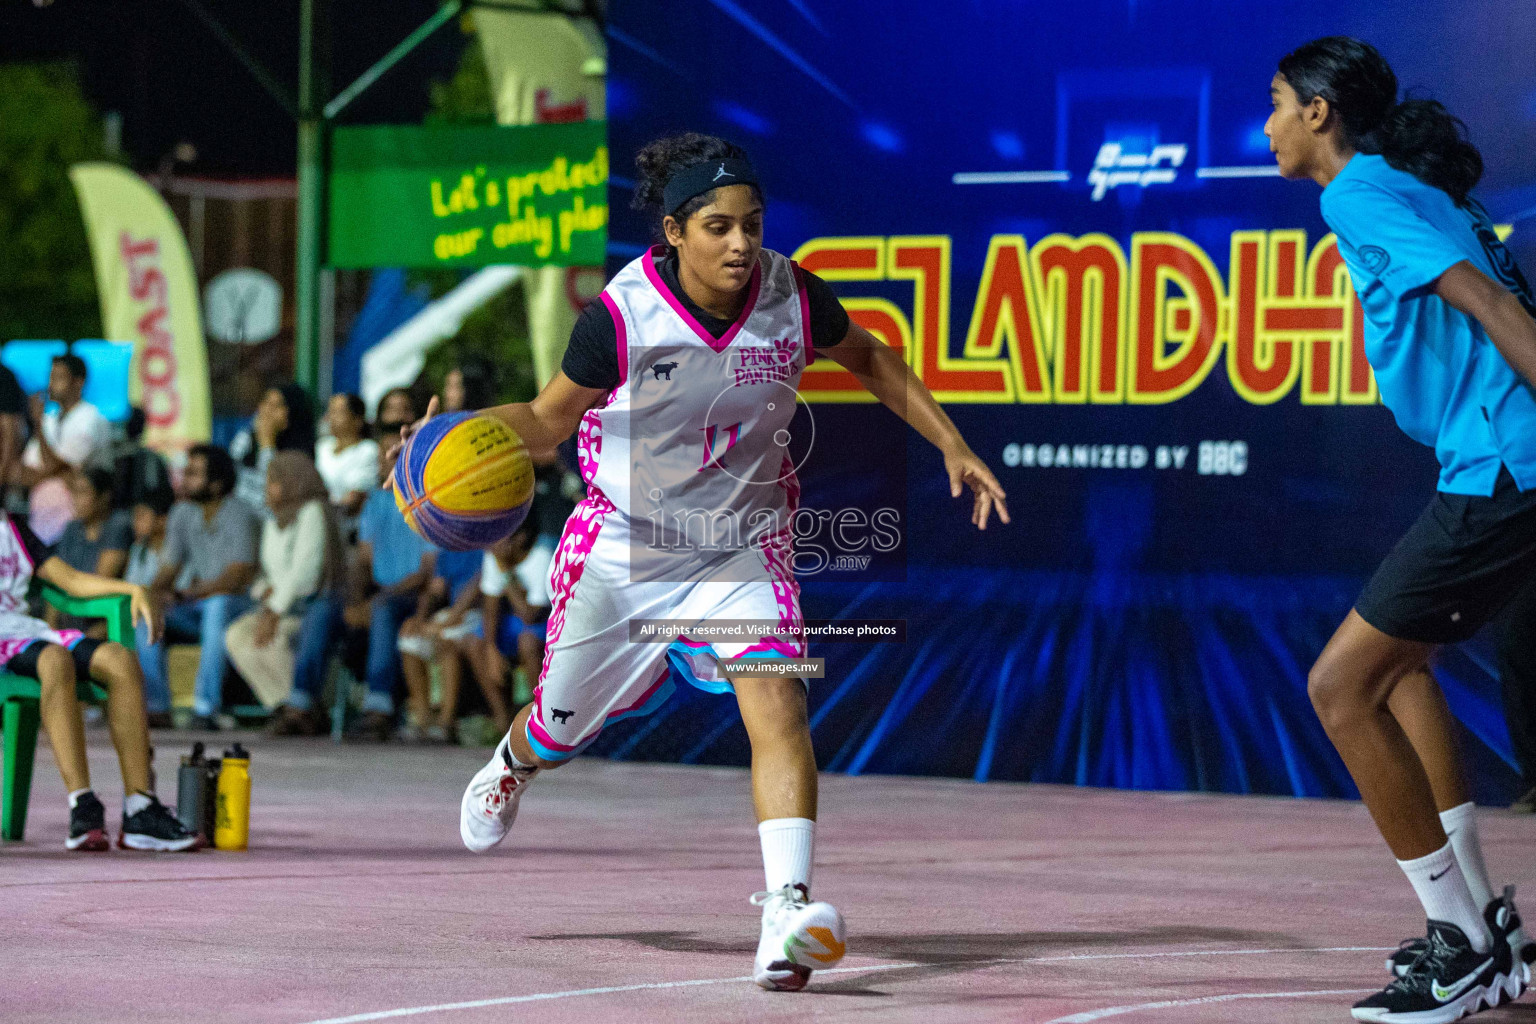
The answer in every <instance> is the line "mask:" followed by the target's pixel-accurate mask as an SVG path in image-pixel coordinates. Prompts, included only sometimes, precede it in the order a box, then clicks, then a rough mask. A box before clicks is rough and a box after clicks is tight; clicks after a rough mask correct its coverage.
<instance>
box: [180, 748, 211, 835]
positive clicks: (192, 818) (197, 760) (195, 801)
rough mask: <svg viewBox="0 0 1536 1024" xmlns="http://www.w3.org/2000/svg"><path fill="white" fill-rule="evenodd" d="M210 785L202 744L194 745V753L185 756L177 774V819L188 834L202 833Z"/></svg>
mask: <svg viewBox="0 0 1536 1024" xmlns="http://www.w3.org/2000/svg"><path fill="white" fill-rule="evenodd" d="M207 785H208V769H207V766H206V765H205V764H204V763H203V745H202V743H200V742H199V743H194V744H192V753H190V754H183V755H182V757H181V767H180V768H179V769H178V770H177V772H176V818H177V820H179V821H180V822H181V826H182V828H185V829H186V830H187V831H188V832H201V831H202V828H203V804H205V803H206V802H207V797H206V795H205V793H206V789H207Z"/></svg>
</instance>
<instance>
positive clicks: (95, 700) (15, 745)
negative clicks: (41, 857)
mask: <svg viewBox="0 0 1536 1024" xmlns="http://www.w3.org/2000/svg"><path fill="white" fill-rule="evenodd" d="M41 589H42V595H43V600H44V601H47V602H48V603H49V604H51V605H52V606H53V607H55V608H57V609H58V610H59V611H61V612H64V613H65V614H67V615H75V616H79V617H80V618H90V619H105V620H106V621H107V639H109V640H111V641H113V642H114V643H119V644H122V645H123V646H124V647H126V648H128V649H129V650H130V651H131V650H133V646H134V644H133V615H132V613H131V612H130V611H129V601H128V598H127V597H123V596H120V595H112V596H109V597H89V598H82V597H70V596H69V595H68V594H65V593H64V592H63V591H61V590H56V589H55V588H53V587H49V586H43V587H42V588H41ZM75 694H76V695H77V696H78V697H79V698H80V700H81V701H83V702H86V703H91V704H100V703H103V702H104V701H106V699H107V691H106V690H104V689H102V688H101V687H100V686H97V685H96V684H95V683H93V682H91V681H90V680H89V679H82V680H80V681H79V682H77V683H76V684H75ZM42 696H43V687H42V684H41V683H39V682H38V681H37V680H36V679H26V678H24V677H22V676H14V675H11V674H10V673H9V672H5V671H0V707H3V709H4V711H3V718H0V727H3V728H4V730H5V762H4V769H3V770H4V772H5V775H4V778H3V782H0V839H8V840H15V841H19V840H20V839H21V838H22V835H23V833H24V832H25V831H26V828H27V803H28V802H29V801H30V799H31V797H32V761H33V759H34V758H35V757H36V755H37V728H38V725H39V723H40V718H39V713H38V705H39V702H40V701H41V700H42Z"/></svg>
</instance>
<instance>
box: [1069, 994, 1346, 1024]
mask: <svg viewBox="0 0 1536 1024" xmlns="http://www.w3.org/2000/svg"><path fill="white" fill-rule="evenodd" d="M1375 991H1376V990H1375V989H1373V988H1327V989H1319V990H1311V991H1307V992H1234V993H1232V994H1230V995H1225V996H1201V997H1200V998H1198V999H1167V1000H1164V1001H1163V1002H1160V1003H1137V1004H1136V1005H1135V1006H1106V1007H1105V1008H1104V1009H1102V1010H1088V1011H1087V1012H1085V1013H1074V1014H1072V1015H1071V1016H1069V1017H1057V1018H1056V1019H1055V1020H1050V1021H1046V1024H1089V1022H1090V1021H1095V1020H1103V1019H1104V1018H1105V1017H1118V1016H1120V1015H1121V1014H1123V1013H1136V1012H1138V1011H1140V1010H1167V1009H1171V1008H1173V1007H1176V1006H1202V1005H1204V1004H1206V1003H1230V1002H1233V1001H1234V1000H1238V999H1299V998H1301V997H1302V996H1356V995H1360V994H1361V993H1364V992H1375Z"/></svg>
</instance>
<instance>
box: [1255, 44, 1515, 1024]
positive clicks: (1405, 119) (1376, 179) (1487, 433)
mask: <svg viewBox="0 0 1536 1024" xmlns="http://www.w3.org/2000/svg"><path fill="white" fill-rule="evenodd" d="M1270 94H1271V98H1272V101H1273V112H1272V113H1271V114H1270V117H1269V121H1268V122H1267V124H1266V125H1265V133H1266V134H1267V135H1268V136H1269V139H1270V148H1271V149H1272V150H1273V151H1274V153H1275V158H1276V160H1277V161H1278V162H1279V165H1280V173H1281V174H1282V175H1284V176H1285V177H1287V178H1291V179H1302V178H1310V179H1312V180H1313V181H1315V182H1317V183H1318V184H1319V185H1321V186H1323V193H1322V212H1323V219H1324V220H1325V221H1327V223H1328V226H1329V227H1330V228H1332V229H1333V231H1334V232H1335V233H1336V234H1337V235H1338V245H1339V253H1340V254H1341V255H1342V256H1343V258H1344V262H1345V265H1346V266H1347V267H1348V270H1349V276H1350V280H1351V281H1352V282H1353V284H1354V289H1355V293H1356V294H1357V295H1358V296H1359V298H1360V302H1361V305H1362V307H1363V309H1364V312H1365V318H1366V322H1365V351H1366V356H1367V358H1368V359H1369V360H1370V363H1371V367H1372V368H1373V369H1374V370H1375V373H1376V381H1377V384H1378V385H1379V387H1380V389H1381V398H1382V402H1383V403H1384V404H1385V405H1386V406H1387V407H1388V408H1389V409H1391V410H1392V413H1393V415H1394V416H1395V417H1396V418H1397V422H1398V425H1399V426H1400V427H1401V428H1402V429H1403V431H1404V432H1405V433H1407V434H1408V435H1409V436H1410V437H1412V438H1414V439H1415V440H1417V441H1420V442H1422V443H1424V444H1426V445H1429V446H1431V447H1432V448H1434V450H1435V454H1436V456H1437V457H1438V459H1439V462H1440V480H1439V485H1438V488H1437V493H1436V494H1435V496H1434V498H1433V500H1432V501H1431V502H1430V504H1429V507H1428V508H1427V509H1426V510H1425V511H1424V513H1423V515H1422V516H1421V517H1420V518H1419V520H1418V521H1417V522H1416V523H1415V524H1414V525H1413V526H1412V527H1411V528H1410V529H1409V530H1408V532H1407V534H1406V535H1404V537H1403V538H1402V540H1401V541H1400V542H1399V543H1398V545H1397V547H1395V548H1394V549H1393V550H1392V552H1391V553H1390V554H1389V555H1388V556H1387V558H1386V560H1385V561H1384V562H1382V564H1381V567H1380V568H1379V569H1377V571H1376V573H1375V575H1374V576H1372V578H1371V580H1370V582H1369V583H1367V584H1366V586H1365V589H1364V591H1363V592H1362V593H1361V594H1360V597H1359V600H1358V601H1357V602H1356V604H1355V607H1354V610H1352V611H1351V612H1350V613H1349V616H1348V617H1347V618H1346V619H1345V620H1344V623H1343V624H1342V625H1341V626H1339V628H1338V631H1337V632H1336V633H1334V635H1333V638H1332V639H1331V640H1330V641H1329V642H1328V644H1327V646H1326V647H1325V649H1324V650H1323V653H1322V655H1321V656H1320V657H1319V658H1318V660H1317V663H1316V664H1315V665H1314V666H1313V667H1312V671H1311V674H1310V677H1309V679H1308V689H1309V692H1310V694H1311V697H1312V703H1313V705H1314V707H1315V708H1316V709H1317V713H1318V717H1319V718H1320V719H1321V720H1322V724H1323V727H1324V729H1325V730H1326V731H1327V733H1328V737H1329V738H1330V739H1331V740H1332V741H1333V744H1334V746H1335V747H1336V748H1337V749H1338V751H1339V754H1340V756H1341V757H1342V758H1343V759H1344V763H1345V765H1346V766H1347V767H1348V768H1349V772H1350V774H1351V775H1352V776H1353V777H1354V780H1355V783H1356V785H1357V786H1358V787H1359V789H1360V795H1361V797H1362V799H1363V800H1364V801H1365V804H1366V806H1367V808H1369V810H1370V812H1371V816H1372V817H1373V818H1374V820H1375V822H1376V826H1377V828H1379V829H1380V830H1381V834H1382V836H1383V838H1385V839H1386V841H1387V845H1388V846H1389V847H1390V848H1391V850H1392V853H1393V855H1394V856H1395V857H1396V858H1397V860H1398V864H1399V865H1401V867H1402V869H1403V871H1404V872H1405V873H1406V874H1407V875H1408V878H1409V880H1410V881H1411V882H1412V883H1413V887H1414V890H1415V891H1416V892H1417V893H1418V896H1419V899H1420V900H1421V902H1422V903H1423V905H1424V910H1425V914H1426V916H1427V917H1428V918H1429V920H1428V925H1427V934H1426V935H1425V937H1423V938H1420V939H1414V940H1411V941H1408V942H1405V943H1404V944H1403V945H1402V947H1401V948H1400V950H1399V952H1398V953H1397V954H1396V955H1394V956H1393V957H1392V958H1391V959H1390V960H1389V961H1388V967H1389V969H1390V970H1392V972H1393V974H1394V978H1393V980H1392V982H1391V983H1390V984H1389V985H1387V987H1386V988H1385V989H1383V990H1382V991H1381V992H1380V993H1378V994H1377V995H1374V996H1371V997H1369V998H1367V999H1364V1000H1362V1001H1361V1002H1359V1003H1357V1004H1356V1005H1355V1008H1354V1016H1355V1018H1356V1019H1358V1020H1364V1021H1411V1022H1414V1024H1434V1022H1438V1021H1453V1020H1456V1019H1457V1018H1459V1017H1461V1016H1463V1015H1465V1014H1467V1013H1475V1012H1477V1011H1478V1010H1480V1009H1484V1008H1486V1007H1488V1006H1496V1005H1498V1003H1499V1002H1500V1001H1501V1000H1503V999H1504V998H1506V997H1508V998H1516V997H1518V996H1519V995H1520V993H1521V992H1523V991H1524V988H1525V986H1526V985H1527V984H1528V983H1529V976H1530V968H1529V964H1530V962H1531V960H1532V959H1536V947H1533V946H1532V945H1531V944H1530V943H1529V942H1527V940H1526V937H1525V934H1524V932H1523V931H1522V929H1521V927H1520V921H1519V917H1518V916H1517V915H1516V913H1515V908H1514V903H1513V900H1512V896H1513V891H1512V890H1505V892H1504V893H1503V894H1498V893H1495V892H1494V891H1493V888H1492V886H1491V885H1490V883H1489V880H1488V870H1487V868H1486V866H1485V865H1484V863H1483V853H1482V848H1481V845H1480V842H1479V839H1478V830H1477V821H1476V818H1475V816H1474V810H1475V807H1474V805H1473V804H1472V802H1471V801H1470V799H1469V797H1468V795H1467V788H1466V783H1465V781H1464V779H1463V777H1462V773H1461V765H1460V761H1459V755H1458V753H1457V751H1456V740H1455V723H1454V721H1453V719H1452V718H1451V716H1450V712H1449V711H1448V710H1447V708H1446V704H1445V699H1444V697H1443V696H1442V695H1441V693H1440V690H1439V688H1438V686H1437V685H1436V683H1435V680H1434V676H1433V675H1432V674H1431V672H1430V661H1431V658H1432V657H1433V656H1434V654H1435V651H1436V649H1437V648H1438V647H1439V646H1440V645H1442V644H1451V643H1457V642H1460V641H1463V640H1466V639H1468V638H1470V637H1471V636H1472V635H1473V634H1474V633H1476V632H1477V631H1478V629H1480V628H1481V627H1482V626H1484V625H1485V624H1487V623H1488V622H1489V621H1490V620H1492V619H1493V618H1494V616H1495V615H1496V614H1497V613H1498V612H1499V611H1500V610H1501V609H1502V608H1503V607H1504V606H1505V605H1507V604H1509V603H1510V602H1511V601H1512V600H1514V599H1515V598H1516V597H1519V596H1521V595H1522V592H1524V591H1525V590H1526V588H1528V587H1530V586H1533V585H1536V391H1533V384H1536V319H1532V318H1533V316H1536V301H1533V299H1532V294H1531V289H1530V287H1529V286H1528V285H1527V283H1526V281H1525V278H1524V277H1522V276H1521V273H1520V269H1519V267H1518V266H1516V264H1515V261H1514V259H1513V257H1512V256H1511V255H1510V253H1509V250H1508V249H1506V248H1505V247H1504V245H1503V243H1502V242H1501V241H1500V240H1499V238H1498V235H1497V233H1496V232H1495V231H1494V227H1493V225H1492V223H1490V221H1489V218H1488V214H1487V213H1486V212H1485V211H1484V209H1483V207H1482V206H1481V205H1480V204H1479V203H1478V202H1477V200H1476V199H1474V198H1472V196H1471V195H1470V192H1471V189H1472V187H1473V186H1474V185H1475V184H1476V183H1477V180H1478V178H1479V177H1480V176H1481V175H1482V167H1483V164H1482V157H1481V156H1480V155H1479V154H1478V152H1477V150H1476V149H1475V148H1473V146H1472V145H1471V144H1470V143H1469V142H1467V141H1466V138H1465V132H1464V128H1463V126H1462V124H1461V122H1460V121H1458V120H1456V119H1455V118H1453V117H1452V116H1451V115H1450V114H1449V113H1447V112H1446V110H1445V108H1444V107H1443V106H1441V105H1440V104H1439V103H1436V102H1433V101H1429V100H1410V101H1407V102H1402V103H1399V102H1398V90H1397V78H1396V76H1395V75H1394V74H1393V73H1392V69H1391V68H1390V67H1388V65H1387V62H1386V61H1385V60H1384V59H1383V58H1382V56H1381V55H1380V54H1379V53H1377V52H1376V50H1375V49H1373V48H1372V47H1370V46H1368V45H1367V44H1365V43H1362V42H1360V41H1358V40H1354V39H1348V38H1343V37H1331V38H1327V39H1319V40H1316V41H1315V42H1312V43H1308V44H1307V45H1305V46H1303V47H1301V48H1300V49H1298V50H1296V51H1295V52H1293V53H1291V54H1289V55H1288V56H1286V57H1285V59H1283V60H1282V61H1281V62H1280V67H1279V71H1278V73H1277V74H1276V75H1275V76H1274V78H1273V80H1272V82H1271V85H1270ZM1533 626H1536V623H1525V624H1523V633H1524V636H1523V637H1522V638H1520V639H1519V640H1518V642H1523V643H1530V642H1531V633H1532V627H1533Z"/></svg>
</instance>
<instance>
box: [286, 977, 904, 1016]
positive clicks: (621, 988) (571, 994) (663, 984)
mask: <svg viewBox="0 0 1536 1024" xmlns="http://www.w3.org/2000/svg"><path fill="white" fill-rule="evenodd" d="M926 966H928V965H927V964H875V965H873V966H870V967H833V968H832V969H830V970H826V971H817V972H815V973H817V974H851V973H854V972H857V971H900V970H905V969H907V968H911V967H926ZM751 980H752V975H750V974H743V975H740V976H738V977H735V978H700V979H698V980H697V981H654V982H651V983H649V984H646V985H611V986H609V987H607V988H577V989H570V990H568V991H565V992H537V993H535V994H533V995H531V996H502V997H501V998H499V999H476V1000H474V1001H472V1002H468V1003H439V1004H437V1005H436V1006H409V1007H405V1008H404V1009H399V1010H379V1011H378V1012H376V1013H358V1014H353V1015H352V1016H351V1017H327V1018H325V1019H324V1020H312V1021H309V1022H308V1024H361V1022H363V1021H368V1020H385V1019H387V1018H389V1017H414V1016H416V1015H417V1014H421V1013H437V1012H439V1011H441V1010H474V1009H478V1008H479V1007H482V1006H510V1005H511V1004H513V1003H537V1002H543V1001H544V1000H546V999H574V998H575V997H577V996H606V995H612V994H613V993H615V992H644V991H647V990H649V989H660V988H696V987H698V986H700V985H733V984H737V983H739V982H743V981H751Z"/></svg>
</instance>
